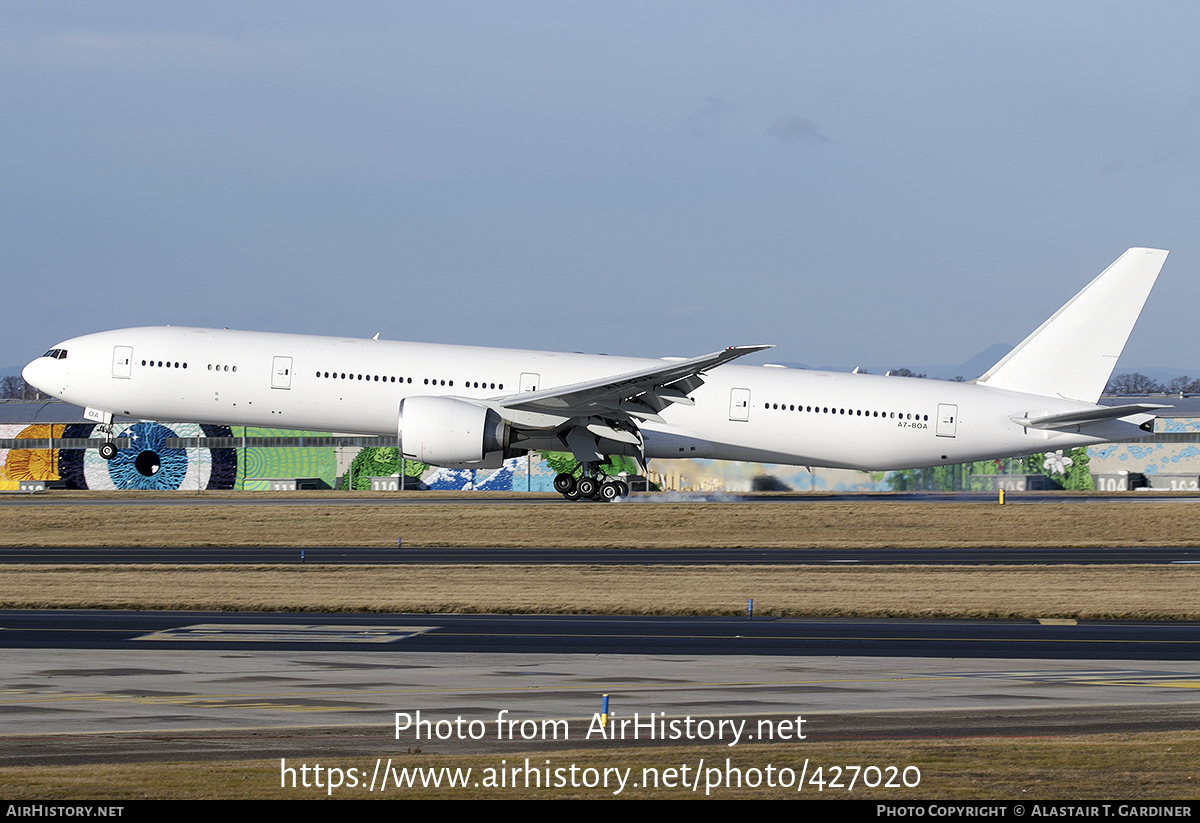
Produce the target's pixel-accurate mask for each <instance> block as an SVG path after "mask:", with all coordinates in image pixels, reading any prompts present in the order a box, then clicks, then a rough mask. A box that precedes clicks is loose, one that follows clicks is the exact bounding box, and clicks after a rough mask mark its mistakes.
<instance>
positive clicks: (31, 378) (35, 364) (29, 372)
mask: <svg viewBox="0 0 1200 823" xmlns="http://www.w3.org/2000/svg"><path fill="white" fill-rule="evenodd" d="M45 359H46V358H44V357H39V358H38V359H37V360H31V361H30V362H29V363H28V364H27V365H26V366H25V368H23V369H21V377H22V378H24V380H25V382H26V383H28V384H29V385H31V386H33V387H34V388H35V389H37V390H38V391H46V389H45V387H44V385H43V384H44V383H45V382H46V380H45V377H46V364H45V363H44V362H43V361H44V360H45Z"/></svg>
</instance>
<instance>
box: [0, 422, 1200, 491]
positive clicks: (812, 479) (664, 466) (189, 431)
mask: <svg viewBox="0 0 1200 823" xmlns="http://www.w3.org/2000/svg"><path fill="white" fill-rule="evenodd" d="M1161 425H1162V429H1161V431H1163V432H1167V433H1189V434H1194V433H1200V419H1194V418H1167V419H1164V420H1163V421H1162V423H1161ZM95 428H96V427H95V424H91V423H77V424H68V425H62V424H53V425H51V424H33V425H24V426H23V425H0V437H3V438H30V439H47V438H88V437H92V436H95ZM314 434H317V433H313V432H297V431H292V430H283V429H266V428H254V427H246V428H244V427H235V428H230V427H228V426H208V425H198V424H194V423H190V424H169V425H167V424H161V423H146V422H142V423H133V424H131V425H128V426H126V427H125V428H123V429H121V430H120V431H118V432H117V436H118V437H120V438H128V439H129V441H130V444H129V446H128V447H127V448H124V449H122V450H120V452H118V454H117V456H116V458H114V459H113V460H111V461H105V460H104V459H102V458H101V457H100V455H99V453H98V452H97V450H96V449H0V490H15V489H17V488H18V484H19V482H20V481H21V480H62V481H64V482H65V483H66V485H67V487H68V488H73V489H151V490H180V489H182V490H192V489H194V490H208V489H245V490H247V491H261V490H266V489H267V488H268V480H270V479H273V478H292V477H303V478H318V479H319V480H321V481H322V483H323V485H326V486H328V487H334V486H336V485H338V484H339V481H340V484H341V485H347V484H350V485H353V487H354V488H356V489H369V488H370V481H369V478H370V477H378V476H398V475H399V473H400V471H401V461H400V459H399V454H398V452H397V450H396V449H395V448H394V447H393V448H364V449H361V450H359V449H355V450H347V451H350V452H351V454H350V455H349V456H348V457H347V458H346V459H345V460H344V463H345V465H339V457H338V454H337V450H335V449H333V448H259V447H254V448H247V449H244V450H243V449H233V448H190V449H178V448H167V445H166V443H167V440H168V438H173V437H195V438H204V437H242V436H246V437H297V436H313V435H314ZM1052 457H1053V456H1052ZM1076 459H1078V456H1077V458H1076ZM1086 459H1087V464H1088V471H1090V473H1091V475H1093V476H1098V477H1102V476H1106V475H1117V474H1118V473H1121V472H1138V473H1142V474H1145V475H1147V476H1148V477H1149V478H1150V479H1151V486H1152V487H1153V488H1156V489H1167V488H1175V487H1176V486H1178V487H1179V488H1192V489H1194V488H1196V479H1197V477H1200V444H1193V443H1147V444H1141V443H1123V444H1112V445H1107V446H1093V447H1090V448H1089V449H1087V451H1086ZM553 462H555V459H554V458H552V459H551V461H549V462H548V461H547V460H546V459H544V458H543V457H542V456H540V455H538V456H535V457H534V458H533V459H527V458H525V457H518V458H513V459H510V460H507V461H505V462H504V465H503V466H502V467H501V468H499V469H494V470H483V469H480V470H476V471H468V470H454V469H443V468H435V467H430V466H426V465H424V464H417V463H413V462H412V461H406V463H405V465H404V468H405V470H406V474H407V475H408V476H409V477H410V478H412V479H411V480H409V481H407V482H406V485H410V484H411V487H412V488H421V489H439V490H465V489H484V490H489V489H490V490H515V491H525V490H529V491H535V492H551V491H553V481H554V475H555V473H556V471H557V469H556V468H555V467H554V465H552V463H553ZM1060 462H1061V461H1060ZM1043 463H1045V467H1044V468H1045V470H1046V471H1048V472H1050V473H1053V471H1054V468H1055V465H1056V464H1055V460H1053V459H1051V460H1049V462H1047V461H1046V460H1043V461H1042V462H1039V463H1038V465H1037V466H1031V467H1026V468H1025V469H1023V470H1029V471H1041V470H1042V469H1043ZM1052 464H1055V465H1052ZM648 469H649V476H650V480H651V482H652V483H654V484H656V485H657V486H659V487H661V488H664V489H674V490H680V491H718V490H724V491H729V492H744V491H752V490H756V489H759V490H771V489H776V490H787V489H790V490H794V491H891V490H893V489H894V488H896V484H895V483H894V482H893V481H894V480H895V478H894V476H893V475H894V474H895V473H893V472H859V471H849V470H841V469H820V468H817V469H814V470H813V471H809V470H807V469H805V468H803V467H796V466H782V465H770V464H760V463H738V462H721V461H713V460H654V461H651V463H650V465H649V467H648ZM1156 476H1157V477H1158V478H1159V480H1158V482H1155V477H1156Z"/></svg>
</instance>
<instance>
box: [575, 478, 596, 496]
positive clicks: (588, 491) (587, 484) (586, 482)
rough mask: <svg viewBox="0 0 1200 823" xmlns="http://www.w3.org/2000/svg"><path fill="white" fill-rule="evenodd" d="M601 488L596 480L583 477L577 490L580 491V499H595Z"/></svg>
mask: <svg viewBox="0 0 1200 823" xmlns="http://www.w3.org/2000/svg"><path fill="white" fill-rule="evenodd" d="M599 486H600V484H599V483H597V482H596V480H595V478H592V477H583V478H580V480H579V485H578V486H577V487H576V488H578V490H579V496H580V497H595V496H596V491H597V490H598V489H599Z"/></svg>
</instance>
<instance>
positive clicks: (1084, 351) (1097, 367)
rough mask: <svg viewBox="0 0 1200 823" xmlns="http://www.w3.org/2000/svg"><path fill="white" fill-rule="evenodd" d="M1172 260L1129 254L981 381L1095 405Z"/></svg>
mask: <svg viewBox="0 0 1200 823" xmlns="http://www.w3.org/2000/svg"><path fill="white" fill-rule="evenodd" d="M1166 259H1167V252H1165V251H1162V250H1160V249H1130V250H1129V251H1127V252H1125V253H1124V254H1122V255H1121V256H1120V257H1119V258H1117V261H1116V262H1115V263H1113V264H1112V265H1111V266H1109V267H1108V268H1107V269H1105V270H1104V271H1103V272H1101V273H1100V275H1099V276H1098V277H1097V278H1096V279H1095V280H1093V281H1092V282H1091V283H1088V284H1087V285H1086V286H1085V287H1084V288H1083V290H1082V291H1081V292H1079V294H1077V295H1075V296H1074V297H1072V298H1071V299H1070V300H1069V301H1068V302H1067V304H1066V305H1065V306H1063V307H1062V308H1061V309H1059V310H1058V311H1057V312H1055V313H1054V316H1053V317H1051V318H1050V319H1049V320H1047V321H1046V322H1045V323H1043V324H1042V325H1041V326H1039V327H1038V329H1037V331H1035V332H1034V333H1033V334H1031V335H1029V337H1027V338H1025V340H1024V341H1023V342H1022V343H1021V344H1020V345H1019V346H1017V347H1016V348H1015V349H1013V350H1012V351H1011V352H1009V353H1008V356H1007V357H1005V358H1004V359H1003V360H1001V361H1000V362H999V363H997V364H996V365H995V366H993V367H992V368H991V369H990V370H989V371H988V373H987V374H985V375H984V376H983V377H981V378H979V380H978V381H976V382H977V383H979V384H980V385H982V386H991V387H993V388H997V389H1008V390H1010V391H1018V392H1024V393H1026V394H1040V395H1042V396H1044V397H1063V398H1066V399H1068V400H1082V401H1084V402H1085V403H1095V402H1096V401H1097V400H1098V399H1100V393H1101V392H1102V391H1104V387H1105V386H1106V385H1107V384H1108V379H1109V378H1110V377H1111V376H1112V372H1113V368H1114V367H1115V366H1116V365H1117V358H1118V357H1120V356H1121V350H1122V349H1124V348H1125V341H1127V340H1128V339H1129V333H1130V332H1131V331H1132V330H1133V324H1134V323H1135V322H1137V318H1138V315H1139V314H1141V311H1142V306H1143V305H1145V303H1146V297H1147V296H1149V294H1150V289H1151V287H1152V286H1153V285H1154V281H1155V279H1156V278H1157V277H1158V273H1159V271H1160V270H1161V269H1162V267H1163V263H1164V262H1166Z"/></svg>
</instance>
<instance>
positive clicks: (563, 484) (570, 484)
mask: <svg viewBox="0 0 1200 823" xmlns="http://www.w3.org/2000/svg"><path fill="white" fill-rule="evenodd" d="M575 486H576V483H575V475H573V474H567V473H566V472H562V473H561V474H556V475H555V476H554V490H555V491H556V492H558V493H559V494H564V495H565V494H566V493H567V492H569V491H572V490H573V489H574V488H575Z"/></svg>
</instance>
